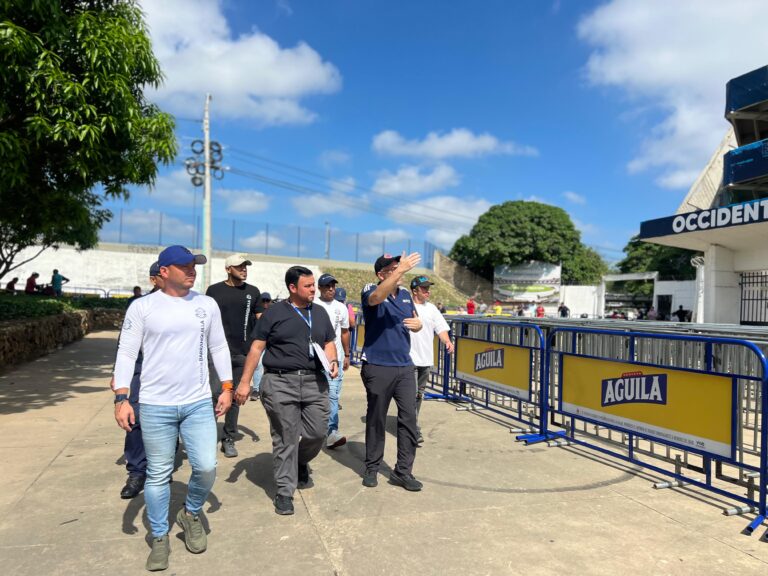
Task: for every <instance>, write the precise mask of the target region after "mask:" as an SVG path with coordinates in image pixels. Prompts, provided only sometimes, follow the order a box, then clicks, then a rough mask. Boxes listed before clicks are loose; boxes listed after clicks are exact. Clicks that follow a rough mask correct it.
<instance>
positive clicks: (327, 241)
mask: <svg viewBox="0 0 768 576" xmlns="http://www.w3.org/2000/svg"><path fill="white" fill-rule="evenodd" d="M325 259H326V260H330V259H331V223H330V222H326V223H325Z"/></svg>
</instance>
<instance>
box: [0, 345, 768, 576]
mask: <svg viewBox="0 0 768 576" xmlns="http://www.w3.org/2000/svg"><path fill="white" fill-rule="evenodd" d="M116 336H117V334H116V333H114V332H100V333H94V334H91V335H89V336H88V337H87V338H85V339H84V340H82V341H80V342H78V343H75V344H73V345H71V346H68V347H66V348H64V349H62V350H60V351H58V352H56V353H54V354H51V355H50V356H47V357H44V358H41V359H39V360H37V361H35V362H32V363H30V364H27V365H24V366H21V367H20V368H18V369H16V370H14V371H12V372H7V373H6V374H4V375H3V376H0V415H1V416H0V463H1V466H2V468H1V471H0V478H2V487H3V490H2V491H0V558H2V561H1V562H0V564H1V565H2V571H3V573H5V574H10V575H13V576H23V575H27V574H29V575H34V576H42V575H52V574H82V575H90V574H114V575H118V574H141V573H144V571H143V566H144V561H145V559H146V556H147V553H148V547H147V544H146V542H145V536H146V532H147V520H146V515H145V514H144V500H143V497H142V496H139V497H138V498H136V499H134V500H132V501H123V500H120V498H119V496H118V494H119V492H120V489H121V487H122V485H123V482H124V478H125V473H124V467H123V462H122V458H121V452H122V443H123V433H122V431H121V430H119V429H118V428H117V426H116V424H115V422H114V420H113V417H112V412H113V410H112V394H111V392H110V391H109V390H108V388H107V383H108V381H109V370H110V369H111V365H112V360H113V355H114V350H115V340H116ZM342 404H343V407H344V408H343V410H342V412H341V422H342V431H343V432H344V433H346V434H347V435H348V437H349V440H350V441H349V443H348V444H347V445H346V446H345V447H343V448H341V449H338V450H336V451H335V452H324V453H323V454H321V455H320V456H319V457H318V458H317V459H316V460H315V462H313V469H314V474H313V478H314V480H315V487H313V488H311V489H308V490H303V491H300V492H297V494H296V514H295V515H294V516H289V517H281V516H277V515H276V514H275V513H274V512H273V508H272V503H271V496H272V494H273V490H274V486H273V483H272V479H271V456H270V445H269V440H268V438H269V435H268V428H267V421H266V417H265V415H264V411H263V408H262V406H261V404H260V403H256V402H250V403H249V404H248V405H247V406H246V407H245V409H244V410H243V411H242V412H241V426H242V432H243V439H242V440H241V441H239V442H238V444H237V447H238V449H239V451H240V457H239V458H236V459H225V458H221V459H220V460H219V475H218V479H217V481H216V485H215V486H214V491H213V493H212V494H211V498H210V501H209V505H208V506H207V507H206V508H205V511H206V515H207V521H208V523H209V525H210V536H209V548H208V551H207V552H206V553H205V554H201V555H198V556H194V555H192V554H189V553H188V552H187V551H186V550H185V548H184V544H183V542H182V541H181V540H180V530H179V529H178V527H177V526H174V527H173V529H172V532H171V547H172V553H171V566H170V568H169V570H168V571H167V572H166V574H179V575H187V574H189V575H195V576H203V575H208V574H221V575H226V576H237V575H251V574H259V575H272V574H274V575H281V576H292V575H297V576H310V575H315V574H317V575H332V574H341V575H350V576H352V575H361V576H362V575H372V574H386V575H399V574H403V575H406V574H408V575H420V574H439V575H440V576H447V575H453V574H456V575H465V574H520V575H526V576H528V575H549V574H556V573H559V574H606V575H607V574H610V575H615V574H622V576H629V575H634V574H637V575H647V574H674V575H675V576H682V575H686V574H691V575H694V574H695V575H697V576H698V575H701V574H707V575H709V574H723V575H733V574H739V575H740V576H743V575H749V574H764V573H765V572H766V570H768V542H765V541H760V540H759V536H761V535H762V533H763V529H761V530H760V532H759V533H758V534H756V535H754V536H752V537H747V536H745V535H742V534H741V533H740V532H741V530H742V529H743V528H744V526H745V525H746V523H747V522H746V521H745V519H743V518H734V517H731V518H729V517H725V516H723V515H722V514H721V508H722V507H723V504H724V502H723V501H721V500H719V499H716V498H712V497H711V496H708V495H706V494H705V493H703V492H701V491H697V490H686V489H683V490H663V491H657V490H653V489H652V487H651V482H652V481H653V478H652V477H651V476H649V475H647V474H646V473H644V472H638V471H636V470H634V469H633V468H631V467H626V466H624V465H622V464H620V463H617V462H613V461H611V460H606V459H603V458H602V457H600V456H597V455H595V454H594V453H591V452H589V451H584V450H580V449H573V448H546V447H543V446H535V447H527V448H526V447H525V446H523V445H521V444H518V443H515V442H514V438H513V436H512V435H511V434H510V433H509V431H508V427H507V426H505V425H504V424H503V423H502V424H500V423H498V422H495V421H493V420H492V419H489V418H487V417H484V416H482V413H469V412H457V411H456V410H455V408H454V407H453V406H452V405H449V404H445V403H439V402H430V403H427V404H426V405H425V407H424V409H423V412H422V414H423V416H422V424H423V429H424V432H425V436H426V443H425V444H424V447H423V448H421V449H420V450H419V453H418V456H417V459H416V467H415V470H414V471H415V474H416V476H417V477H418V478H419V479H421V480H423V481H424V484H425V488H424V490H423V491H422V492H421V493H415V494H413V493H407V492H405V491H404V490H403V489H401V488H397V487H394V486H391V485H389V484H388V483H387V482H386V480H385V479H383V478H382V479H381V481H380V483H379V486H378V487H377V488H375V489H366V488H363V487H362V486H361V484H360V474H361V472H362V455H363V449H364V445H363V442H364V434H363V431H364V425H363V423H362V421H361V418H360V417H361V415H362V414H363V412H364V404H365V395H364V392H363V388H362V384H361V382H360V378H359V375H358V373H357V371H356V370H354V369H352V370H350V373H349V374H348V376H347V378H346V379H345V385H344V393H343V397H342ZM391 418H392V420H391V421H390V430H394V416H391ZM394 440H395V438H394V436H392V435H391V434H390V435H389V436H388V438H387V452H386V456H385V460H386V462H387V463H388V464H390V465H391V464H393V462H394V448H395V441H394ZM188 474H189V469H188V466H187V464H186V463H182V467H181V469H180V470H179V471H177V472H176V473H175V474H174V483H173V485H172V493H173V498H172V503H171V508H172V512H174V513H175V511H176V510H177V509H178V507H180V506H181V505H182V503H183V494H184V491H185V489H186V481H187V479H188Z"/></svg>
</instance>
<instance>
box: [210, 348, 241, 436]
mask: <svg viewBox="0 0 768 576" xmlns="http://www.w3.org/2000/svg"><path fill="white" fill-rule="evenodd" d="M244 368H245V356H244V355H243V354H233V355H232V386H234V387H235V388H237V385H238V384H240V378H241V376H242V375H243V369H244ZM208 373H209V381H210V383H211V395H212V399H213V406H214V408H215V407H216V404H217V403H218V401H219V394H221V381H220V380H219V378H218V375H217V374H216V369H215V368H214V367H213V362H210V361H209V362H208ZM234 398H235V396H234V394H233V395H232V406H231V407H230V408H229V410H227V413H226V414H225V415H224V428H223V429H222V431H223V436H224V438H231V439H232V440H234V439H235V434H237V420H238V417H239V416H240V406H238V405H237V402H235V401H234Z"/></svg>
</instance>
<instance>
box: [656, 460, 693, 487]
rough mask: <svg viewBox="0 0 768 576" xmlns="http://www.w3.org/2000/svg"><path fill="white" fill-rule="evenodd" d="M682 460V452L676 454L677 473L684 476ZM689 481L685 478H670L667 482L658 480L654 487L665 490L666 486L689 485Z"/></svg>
mask: <svg viewBox="0 0 768 576" xmlns="http://www.w3.org/2000/svg"><path fill="white" fill-rule="evenodd" d="M682 468H683V466H682V461H681V460H680V454H675V475H677V476H682V475H683V472H682ZM687 485H688V482H685V481H683V480H669V481H667V482H656V483H654V485H653V487H654V488H656V490H663V489H664V488H681V487H683V486H687Z"/></svg>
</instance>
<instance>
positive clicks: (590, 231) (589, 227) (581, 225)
mask: <svg viewBox="0 0 768 576" xmlns="http://www.w3.org/2000/svg"><path fill="white" fill-rule="evenodd" d="M571 222H573V225H574V226H575V227H576V229H577V230H579V231H580V232H581V233H582V234H586V235H588V236H594V235H595V234H597V233H598V232H599V231H600V228H598V227H597V226H595V225H594V224H589V223H588V222H582V221H581V220H579V219H577V218H574V217H573V216H571Z"/></svg>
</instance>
